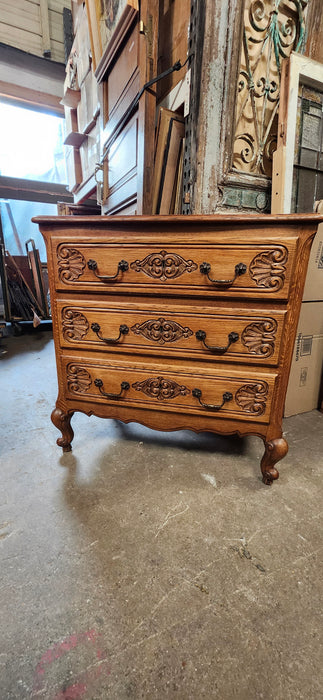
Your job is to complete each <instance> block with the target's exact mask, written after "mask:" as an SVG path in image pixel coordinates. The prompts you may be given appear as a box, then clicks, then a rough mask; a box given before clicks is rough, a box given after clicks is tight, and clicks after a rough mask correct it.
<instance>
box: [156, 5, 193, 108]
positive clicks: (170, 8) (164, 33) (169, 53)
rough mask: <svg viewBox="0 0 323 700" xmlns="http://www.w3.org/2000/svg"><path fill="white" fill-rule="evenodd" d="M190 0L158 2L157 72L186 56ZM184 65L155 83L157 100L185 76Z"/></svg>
mask: <svg viewBox="0 0 323 700" xmlns="http://www.w3.org/2000/svg"><path fill="white" fill-rule="evenodd" d="M190 10H191V2H190V0H172V2H169V0H164V2H162V1H161V2H160V11H159V23H160V26H159V40H158V63H157V72H158V73H162V72H163V71H164V70H166V69H167V68H169V67H170V66H172V65H173V64H174V63H175V62H176V61H178V60H180V61H181V62H182V63H184V61H185V60H186V58H187V50H188V31H189V24H190ZM186 70H187V69H186V67H185V68H183V69H182V70H180V71H176V72H175V73H171V74H170V75H169V76H168V77H167V78H165V79H164V80H162V81H161V82H160V83H158V84H157V101H158V102H159V101H160V100H161V99H162V97H163V96H164V95H166V94H168V93H169V92H170V90H171V89H172V88H173V87H174V86H175V85H177V84H178V83H179V82H180V81H181V80H182V79H183V78H184V76H185V73H186Z"/></svg>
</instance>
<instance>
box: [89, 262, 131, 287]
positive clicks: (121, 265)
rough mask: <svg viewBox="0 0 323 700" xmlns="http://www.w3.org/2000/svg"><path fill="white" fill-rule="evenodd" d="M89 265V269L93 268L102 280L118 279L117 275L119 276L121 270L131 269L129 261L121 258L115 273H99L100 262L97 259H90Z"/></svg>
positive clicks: (111, 280)
mask: <svg viewBox="0 0 323 700" xmlns="http://www.w3.org/2000/svg"><path fill="white" fill-rule="evenodd" d="M87 266H88V268H89V270H92V272H94V274H95V276H96V277H97V278H98V279H99V280H102V282H113V280H116V279H117V277H118V276H119V272H126V271H127V270H128V269H129V263H127V261H126V260H120V262H118V270H117V272H116V274H115V275H111V276H109V275H99V274H98V273H97V269H98V263H97V262H96V260H88V263H87Z"/></svg>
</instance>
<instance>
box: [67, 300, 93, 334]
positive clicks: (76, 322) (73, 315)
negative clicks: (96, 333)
mask: <svg viewBox="0 0 323 700" xmlns="http://www.w3.org/2000/svg"><path fill="white" fill-rule="evenodd" d="M62 329H63V338H64V340H82V339H83V338H84V336H85V335H86V334H87V332H88V330H89V323H88V321H87V319H86V318H85V316H84V315H83V314H81V313H80V311H75V310H74V309H70V308H67V307H65V308H64V309H62Z"/></svg>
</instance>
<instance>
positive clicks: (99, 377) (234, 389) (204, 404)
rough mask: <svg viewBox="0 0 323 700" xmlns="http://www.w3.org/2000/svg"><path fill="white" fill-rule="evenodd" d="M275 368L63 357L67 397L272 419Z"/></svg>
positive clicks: (247, 417)
mask: <svg viewBox="0 0 323 700" xmlns="http://www.w3.org/2000/svg"><path fill="white" fill-rule="evenodd" d="M275 378H276V375H275V374H269V373H262V372H261V373H260V372H257V373H256V372H252V370H250V369H249V368H247V370H246V373H244V372H243V373H241V370H240V372H238V371H235V372H233V371H230V372H229V371H224V370H216V369H215V370H214V373H211V372H210V370H209V369H208V370H205V371H204V370H203V369H199V370H198V371H194V370H193V371H192V368H189V367H188V368H186V369H185V368H182V367H181V368H176V367H173V368H169V367H165V366H162V365H160V366H158V365H157V364H150V365H149V367H147V366H145V365H142V366H138V364H137V365H136V366H134V365H133V364H130V362H129V364H127V363H124V362H123V363H120V364H117V363H107V362H104V363H103V362H100V361H96V360H93V361H91V362H88V361H83V360H81V359H80V360H78V359H76V358H67V357H63V358H62V382H63V386H64V387H65V395H66V398H67V399H74V400H80V401H83V402H84V401H89V402H91V403H93V402H95V403H105V404H106V403H108V404H115V403H120V402H122V405H125V406H128V407H129V408H130V407H131V406H133V407H136V406H137V407H138V406H143V405H145V406H146V407H150V408H151V409H152V410H153V409H154V408H155V409H158V410H165V411H170V412H178V411H180V412H183V413H188V414H189V413H193V414H199V413H201V412H204V413H207V414H209V415H210V414H216V415H219V416H220V415H221V416H224V417H227V418H232V419H233V418H235V419H237V418H238V419H239V420H241V419H242V420H249V421H250V420H252V421H254V420H256V421H259V422H261V423H268V422H269V417H270V407H271V401H272V395H273V390H274V383H275Z"/></svg>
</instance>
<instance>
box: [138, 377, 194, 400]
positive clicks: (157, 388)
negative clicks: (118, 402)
mask: <svg viewBox="0 0 323 700" xmlns="http://www.w3.org/2000/svg"><path fill="white" fill-rule="evenodd" d="M132 386H133V388H134V389H136V391H142V392H143V393H144V394H146V396H150V398H152V399H157V401H164V400H165V399H174V398H175V397H176V396H179V395H181V396H186V395H187V394H190V389H188V388H187V387H186V386H184V385H180V384H177V382H174V381H172V380H171V379H164V377H150V378H149V379H145V380H144V381H143V382H135V383H134V384H133V385H132Z"/></svg>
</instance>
